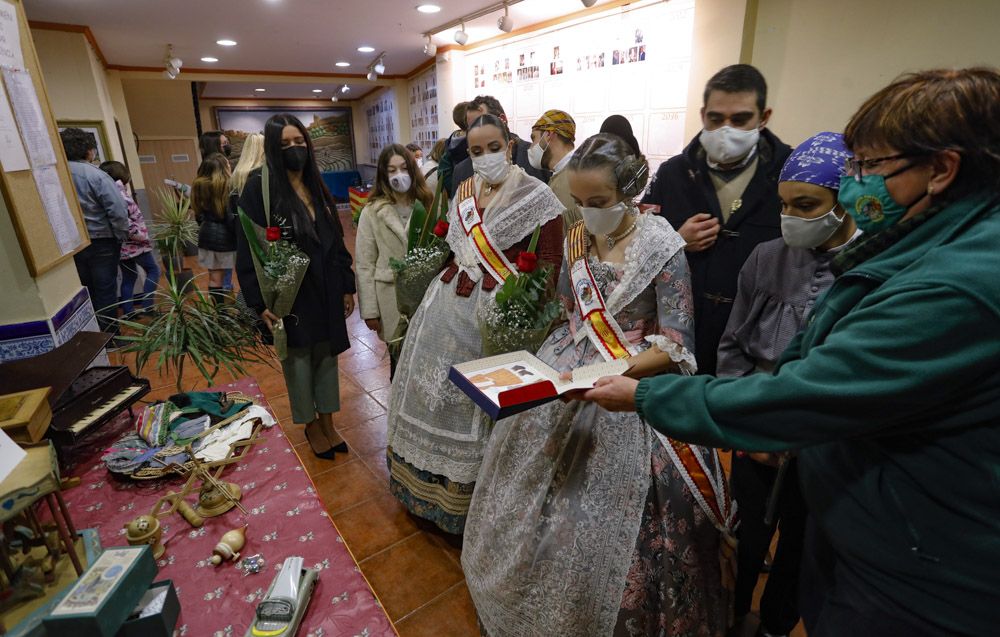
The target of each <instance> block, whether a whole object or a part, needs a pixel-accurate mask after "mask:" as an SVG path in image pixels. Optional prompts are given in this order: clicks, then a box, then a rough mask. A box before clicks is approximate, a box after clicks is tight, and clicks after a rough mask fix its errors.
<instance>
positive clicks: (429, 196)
mask: <svg viewBox="0 0 1000 637" xmlns="http://www.w3.org/2000/svg"><path fill="white" fill-rule="evenodd" d="M396 155H399V156H400V157H402V158H403V161H405V162H406V172H408V173H410V191H409V192H407V193H406V194H407V195H408V196H409V197H410V199H412V200H413V201H417V200H419V201H420V203H422V204H424V209H425V210H430V209H431V203H432V202H433V200H434V194H433V193H431V191H430V189H429V188H428V187H427V182H426V181H424V175H423V173H421V172H420V169H419V168H417V162H416V161H414V159H413V154H412V153H410V151H409V150H407V149H406V148H405V147H403V146H401V145H400V144H389V145H388V146H386V147H385V148H383V149H382V152H381V153H379V156H378V169H377V171H376V172H375V187H374V188H372V194H371V198H372V199H378V198H382V199H386V200H387V201H390V202H395V201H396V191H395V190H393V189H392V186H390V185H389V160H391V159H392V158H393V157H395V156H396Z"/></svg>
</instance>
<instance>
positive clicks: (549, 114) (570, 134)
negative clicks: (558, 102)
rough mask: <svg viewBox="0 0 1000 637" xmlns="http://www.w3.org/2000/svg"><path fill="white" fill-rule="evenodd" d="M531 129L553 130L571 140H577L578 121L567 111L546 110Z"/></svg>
mask: <svg viewBox="0 0 1000 637" xmlns="http://www.w3.org/2000/svg"><path fill="white" fill-rule="evenodd" d="M531 130H540V131H552V132H553V133H556V134H558V135H559V136H560V137H564V138H566V139H568V140H569V141H571V142H575V141H576V122H574V121H573V118H572V117H571V116H570V114H569V113H567V112H566V111H555V110H552V111H545V114H544V115H542V116H541V117H539V118H538V121H537V122H535V125H534V126H532V127H531Z"/></svg>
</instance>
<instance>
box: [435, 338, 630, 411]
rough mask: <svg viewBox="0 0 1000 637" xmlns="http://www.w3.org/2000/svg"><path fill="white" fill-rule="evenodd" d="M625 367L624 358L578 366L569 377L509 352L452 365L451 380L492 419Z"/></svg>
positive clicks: (524, 354) (582, 386)
mask: <svg viewBox="0 0 1000 637" xmlns="http://www.w3.org/2000/svg"><path fill="white" fill-rule="evenodd" d="M628 368H629V362H628V361H627V360H615V361H610V362H607V363H598V364H595V365H587V366H585V367H578V368H577V369H574V370H573V377H572V379H571V380H562V379H560V378H559V372H557V371H556V370H554V369H552V368H551V367H549V366H548V365H546V364H545V363H543V362H542V361H541V360H539V359H538V358H537V357H535V356H533V355H532V354H530V353H528V352H526V351H519V352H511V353H509V354H501V355H499V356H490V357H489V358H480V359H479V360H474V361H469V362H467V363H462V364H460V365H454V366H452V368H451V370H450V371H449V372H448V379H449V380H451V382H453V383H455V385H457V386H458V387H459V389H461V390H462V391H464V392H465V393H466V394H467V395H468V396H469V398H471V399H472V400H473V402H475V403H476V404H477V405H479V407H480V409H482V410H483V411H485V412H486V413H487V414H489V416H490V417H491V418H492V419H493V420H499V419H501V418H506V417H507V416H513V415H514V414H517V413H520V412H522V411H526V410H528V409H531V408H533V407H537V406H539V405H543V404H545V403H547V402H549V401H551V400H555V399H556V398H558V397H559V396H561V395H563V394H565V393H566V392H570V391H574V390H586V389H591V388H593V387H594V384H595V383H596V382H597V379H598V378H601V377H602V376H617V375H619V374H623V373H625V371H626V370H628Z"/></svg>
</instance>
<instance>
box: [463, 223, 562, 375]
mask: <svg viewBox="0 0 1000 637" xmlns="http://www.w3.org/2000/svg"><path fill="white" fill-rule="evenodd" d="M541 231H542V227H541V226H538V227H537V228H535V232H534V233H533V234H532V235H531V241H530V242H529V244H528V249H527V250H526V251H524V252H521V254H519V255H518V257H517V262H516V263H515V265H516V266H517V270H518V271H517V273H516V274H514V275H512V276H509V277H507V280H506V281H505V282H504V284H503V286H501V287H500V289H499V290H498V291H497V293H496V295H495V296H494V297H493V298H492V299H487V300H485V301H484V303H483V305H482V306H481V308H480V311H479V331H480V334H481V335H482V339H483V356H494V355H496V354H505V353H507V352H515V351H518V350H522V349H523V350H527V351H529V352H531V353H535V352H536V351H538V348H539V347H541V345H542V342H543V341H544V340H545V337H546V336H548V335H549V329H550V328H551V327H552V323H553V321H555V320H556V319H557V318H558V317H559V314H560V311H561V308H560V306H559V302H558V301H556V299H555V292H554V291H553V290H552V286H551V285H550V284H549V275H550V274H551V272H552V266H550V265H547V264H544V265H542V266H540V267H539V265H538V254H537V252H536V250H537V248H538V237H539V235H540V234H541Z"/></svg>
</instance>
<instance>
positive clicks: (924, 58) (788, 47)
mask: <svg viewBox="0 0 1000 637" xmlns="http://www.w3.org/2000/svg"><path fill="white" fill-rule="evenodd" d="M998 27H1000V2H998V1H997V0H954V1H952V2H948V3H941V2H939V1H937V0H878V1H877V2H873V1H872V0H838V1H837V2H829V1H827V0H758V13H757V26H756V30H755V32H754V44H753V64H754V65H756V66H757V67H758V68H760V69H761V71H762V72H763V73H764V76H765V77H766V78H767V81H768V84H769V85H770V96H769V102H770V103H771V105H772V106H773V107H774V118H773V120H772V126H771V127H772V128H773V129H774V131H775V132H776V133H777V134H778V135H779V136H780V137H781V138H782V139H784V140H785V141H786V142H788V143H789V144H791V145H793V146H794V145H796V144H797V143H799V142H801V141H802V140H804V139H805V138H806V137H808V136H809V135H812V134H813V133H816V132H819V131H822V130H834V131H840V130H843V128H844V125H845V124H846V123H847V120H848V119H849V118H850V116H851V115H852V114H853V113H854V111H855V110H856V109H857V107H858V106H860V105H861V103H862V102H863V101H864V100H865V98H867V97H868V96H870V95H871V94H872V93H874V92H876V91H877V90H878V89H880V88H882V87H883V86H885V85H886V84H888V83H889V82H890V81H891V80H892V79H893V78H894V77H896V76H897V75H899V74H900V73H903V72H906V71H914V70H919V69H928V68H938V67H963V66H972V65H976V64H987V65H991V66H1000V44H998V42H997V33H998Z"/></svg>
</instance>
